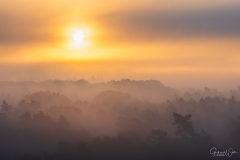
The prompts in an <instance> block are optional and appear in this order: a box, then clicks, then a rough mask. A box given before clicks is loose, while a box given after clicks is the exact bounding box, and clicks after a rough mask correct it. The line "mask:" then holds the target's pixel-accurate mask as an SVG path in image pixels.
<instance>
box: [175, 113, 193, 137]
mask: <svg viewBox="0 0 240 160" xmlns="http://www.w3.org/2000/svg"><path fill="white" fill-rule="evenodd" d="M191 116H192V115H191V114H188V115H186V116H182V115H180V114H177V113H174V114H173V117H174V123H173V125H178V126H177V131H176V135H177V136H180V137H181V138H188V137H194V136H195V135H196V133H195V132H194V129H193V127H192V122H191V121H190V118H191Z"/></svg>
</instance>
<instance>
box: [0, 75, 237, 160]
mask: <svg viewBox="0 0 240 160" xmlns="http://www.w3.org/2000/svg"><path fill="white" fill-rule="evenodd" d="M0 102H1V112H0V159H4V160H12V159H14V160H30V159H34V160H35V159H36V160H45V159H46V160H50V159H51V160H52V159H58V160H59V159H60V160H65V159H66V160H69V159H71V160H75V159H161V158H163V159H178V158H179V156H181V157H182V158H184V159H212V155H211V154H209V151H210V149H211V148H213V147H216V148H217V149H219V150H220V151H221V150H223V151H224V150H227V149H228V148H229V147H231V148H232V149H233V150H234V151H239V150H240V147H239V140H240V137H239V131H240V121H239V117H240V87H236V88H235V89H232V90H229V91H224V92H223V91H218V90H217V89H212V88H208V87H205V88H202V89H194V88H189V89H184V90H179V89H175V88H172V87H167V86H165V85H164V84H162V83H161V82H160V81H156V80H145V81H144V80H130V79H122V80H119V81H114V80H113V81H108V82H103V83H90V82H88V81H87V80H84V79H80V80H76V81H73V80H72V81H63V80H47V81H43V82H34V81H25V82H10V81H4V82H3V81H2V82H0ZM172 153H174V154H172ZM229 153H231V154H232V152H229ZM196 155H197V156H196ZM231 156H233V157H234V158H239V155H238V154H232V155H231Z"/></svg>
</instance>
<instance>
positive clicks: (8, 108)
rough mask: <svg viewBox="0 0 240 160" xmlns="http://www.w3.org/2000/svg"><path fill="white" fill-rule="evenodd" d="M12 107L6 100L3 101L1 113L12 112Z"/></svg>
mask: <svg viewBox="0 0 240 160" xmlns="http://www.w3.org/2000/svg"><path fill="white" fill-rule="evenodd" d="M12 108H13V107H12V106H11V105H9V104H8V103H7V102H6V101H5V100H3V102H2V105H1V111H2V112H5V113H9V112H11V110H12Z"/></svg>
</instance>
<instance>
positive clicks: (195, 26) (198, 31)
mask: <svg viewBox="0 0 240 160" xmlns="http://www.w3.org/2000/svg"><path fill="white" fill-rule="evenodd" d="M98 18H99V20H100V24H101V25H103V26H104V27H106V28H107V29H108V32H109V31H111V36H112V37H110V38H119V39H126V40H128V39H130V40H137V41H139V40H140V41H142V40H143V41H146V40H154V39H161V38H175V39H176V38H202V37H206V38H219V37H220V38H226V37H230V38H238V37H240V9H239V8H224V9H223V8H221V9H214V10H191V11H190V10H189V11H171V12H170V11H169V12H166V11H132V12H118V13H111V14H106V15H103V16H101V17H98Z"/></svg>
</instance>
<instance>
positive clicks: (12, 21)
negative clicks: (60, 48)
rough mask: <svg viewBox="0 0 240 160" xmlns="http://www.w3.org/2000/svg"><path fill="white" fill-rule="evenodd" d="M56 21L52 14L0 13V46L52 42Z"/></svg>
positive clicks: (57, 18) (56, 17)
mask: <svg viewBox="0 0 240 160" xmlns="http://www.w3.org/2000/svg"><path fill="white" fill-rule="evenodd" d="M57 20H59V17H58V16H56V15H54V14H52V13H48V15H47V14H46V13H45V14H42V13H38V12H32V13H30V14H29V13H28V12H25V13H24V12H20V11H11V10H9V11H4V10H3V11H0V24H1V25H0V45H5V46H6V45H22V44H26V43H28V44H29V43H31V44H32V43H37V44H39V43H49V42H53V41H55V40H56V39H57V37H56V35H55V30H56V28H54V27H55V26H56V24H57V23H58V22H57Z"/></svg>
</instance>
